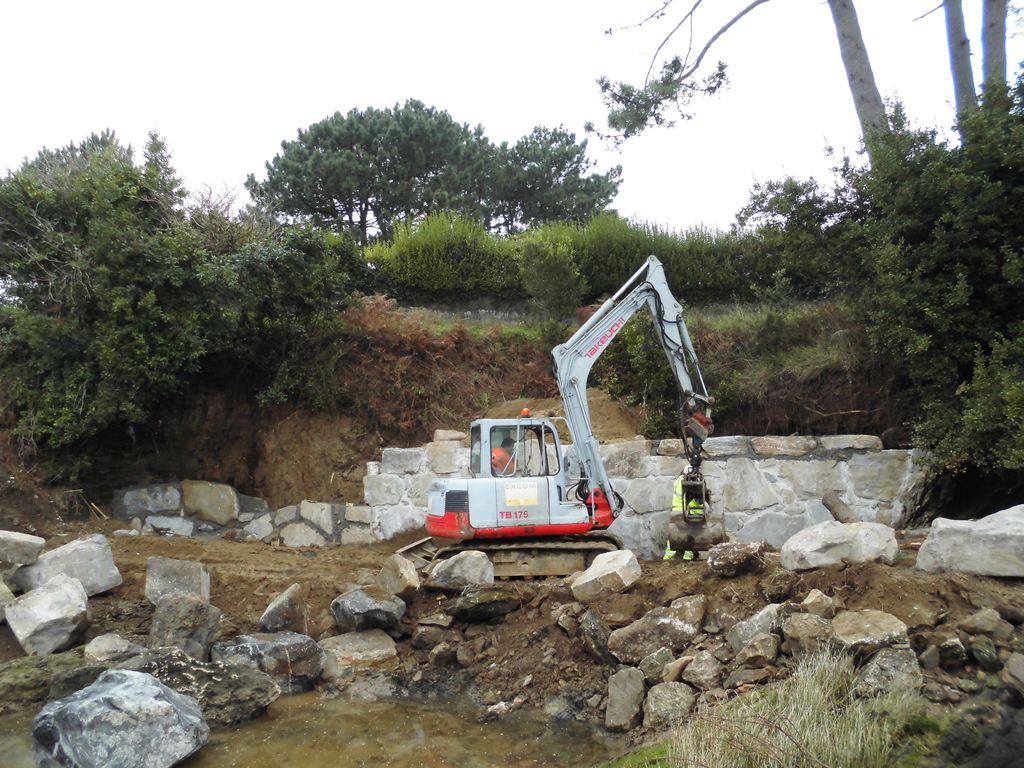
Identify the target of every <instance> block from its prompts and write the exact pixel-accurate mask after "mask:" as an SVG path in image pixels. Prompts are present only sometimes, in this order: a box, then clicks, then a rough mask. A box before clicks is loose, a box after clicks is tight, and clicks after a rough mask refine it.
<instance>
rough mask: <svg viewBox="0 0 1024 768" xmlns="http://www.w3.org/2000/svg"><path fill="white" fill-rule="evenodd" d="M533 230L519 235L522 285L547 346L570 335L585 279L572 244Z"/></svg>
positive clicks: (559, 341) (557, 342)
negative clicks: (579, 268)
mask: <svg viewBox="0 0 1024 768" xmlns="http://www.w3.org/2000/svg"><path fill="white" fill-rule="evenodd" d="M550 234H552V232H551V230H548V232H546V233H545V232H536V233H533V234H531V235H529V236H526V237H522V238H520V239H519V241H518V243H519V248H520V251H521V253H522V263H523V288H524V289H525V290H526V292H527V294H529V296H530V306H531V309H532V310H533V312H534V313H535V314H536V315H537V317H538V318H539V320H540V323H541V335H542V337H543V338H544V340H545V341H546V342H547V343H549V344H550V345H551V346H554V345H555V344H560V343H562V342H563V341H565V339H566V338H568V336H569V335H570V331H571V325H570V324H571V321H572V320H573V318H574V317H575V314H576V310H577V308H578V307H579V306H580V304H581V303H582V297H583V294H584V293H585V292H586V283H585V281H584V280H583V278H582V277H581V276H580V273H579V270H578V269H577V267H576V258H575V254H574V253H573V250H572V245H571V244H570V243H568V242H566V241H565V240H561V239H558V238H555V237H550Z"/></svg>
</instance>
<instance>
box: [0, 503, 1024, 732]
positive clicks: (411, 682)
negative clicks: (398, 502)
mask: <svg viewBox="0 0 1024 768" xmlns="http://www.w3.org/2000/svg"><path fill="white" fill-rule="evenodd" d="M4 523H5V524H6V525H7V526H10V525H12V524H13V525H15V526H17V525H18V524H19V523H22V524H23V523H24V521H22V520H18V519H13V520H12V519H8V520H5V521H4ZM0 527H3V526H0ZM118 527H120V526H119V524H118V523H115V522H114V521H99V522H89V523H77V524H64V523H54V525H53V526H52V528H51V529H50V530H46V531H39V530H37V533H39V534H41V535H45V536H46V537H47V539H48V544H47V548H48V549H49V548H52V547H54V546H57V545H59V544H62V543H65V542H67V541H70V540H72V539H74V538H75V537H77V536H80V535H83V534H86V533H92V532H101V533H104V534H106V535H107V537H108V540H109V542H110V545H111V547H112V550H113V556H114V561H115V563H116V564H117V567H118V569H119V570H120V572H121V574H122V576H123V579H124V581H123V583H122V584H121V585H120V586H119V587H117V588H115V589H113V590H111V591H110V592H108V593H105V594H102V595H96V596H94V597H92V598H91V599H90V601H89V605H90V613H91V625H90V627H89V629H88V633H87V635H86V638H85V639H86V640H89V639H91V638H93V637H96V636H98V635H101V634H104V633H108V632H116V633H118V634H120V635H122V636H123V637H125V638H127V639H129V640H133V641H135V642H138V643H141V644H145V643H146V640H147V637H148V635H149V632H150V628H151V623H152V619H153V607H152V606H151V605H150V603H149V602H148V601H147V600H146V597H145V595H144V586H145V576H146V562H147V560H148V558H150V557H153V556H162V557H169V558H175V559H181V560H195V561H200V562H202V563H204V564H205V565H206V566H207V567H208V569H209V573H210V577H211V587H210V594H211V602H212V603H213V604H214V605H216V606H217V607H219V608H220V609H221V611H222V612H223V615H222V618H221V622H220V629H219V633H218V638H219V639H223V640H226V639H229V638H231V637H234V636H236V635H238V634H243V633H251V632H255V631H257V625H258V622H259V619H260V616H261V614H262V613H263V612H264V610H265V609H266V607H267V605H268V603H269V602H270V601H271V600H272V599H273V598H274V597H275V596H276V595H278V594H279V593H281V592H283V591H284V590H285V589H286V588H288V587H289V586H290V585H291V584H294V583H298V584H299V585H301V587H302V591H303V593H304V604H305V606H306V616H307V619H306V626H305V629H306V633H307V634H309V635H311V636H312V637H314V638H317V639H322V638H324V637H327V636H330V635H332V634H336V633H337V629H336V628H335V622H334V619H333V617H332V615H331V611H330V604H331V601H332V600H334V599H335V598H336V597H337V596H338V595H340V594H342V593H344V592H346V591H348V590H349V589H351V588H352V586H353V585H360V584H372V583H373V581H374V579H375V578H376V576H377V573H378V571H379V570H380V568H381V566H382V564H383V563H384V561H385V560H386V559H387V558H388V557H389V556H390V555H391V554H392V553H393V551H394V550H395V549H396V548H397V547H399V546H401V545H403V544H405V543H408V541H410V540H412V539H414V538H415V535H412V536H409V537H407V538H406V539H405V540H399V541H393V542H388V543H386V544H380V545H376V546H371V547H322V548H315V549H314V548H310V549H306V550H294V549H288V548H284V547H279V546H271V545H264V544H257V543H245V542H233V541H225V540H221V539H215V540H210V541H199V540H193V539H183V538H175V537H159V536H141V537H132V538H119V537H115V536H113V531H114V530H115V529H117V528H118ZM915 556H916V553H915V551H914V549H913V544H910V545H909V546H908V548H905V549H903V550H901V553H900V555H899V557H898V558H897V562H896V564H895V565H893V566H887V565H882V564H878V563H861V564H850V565H841V566H835V567H830V568H823V569H816V570H810V571H805V572H802V573H793V572H790V571H786V570H784V569H782V568H781V566H780V565H779V563H778V557H777V555H774V554H770V553H769V554H767V555H765V556H764V557H763V558H762V560H761V563H760V567H759V569H758V570H757V571H756V572H752V573H745V574H742V575H738V576H734V577H723V576H720V575H717V574H716V573H714V572H712V570H710V569H709V567H708V565H707V563H706V562H704V561H698V562H683V561H667V562H662V561H655V562H643V563H642V575H641V577H640V579H639V580H638V581H637V582H636V583H635V584H634V585H633V586H632V587H631V588H630V589H629V590H628V591H626V592H624V593H620V594H615V595H611V596H607V597H604V598H602V599H600V600H598V601H596V602H594V603H591V604H590V605H589V606H587V607H589V608H592V609H594V610H595V611H596V613H597V614H598V615H599V616H600V617H601V619H602V620H603V621H604V623H605V624H607V625H608V627H609V628H611V629H616V628H619V627H624V626H626V625H628V624H630V623H632V622H633V621H635V620H636V619H638V618H640V617H642V616H643V615H644V614H646V613H647V612H648V611H650V610H652V609H654V608H659V607H664V606H668V605H669V604H670V603H672V601H674V600H676V599H677V598H680V597H684V596H693V595H704V596H705V597H706V604H705V611H704V619H703V622H702V625H703V626H702V631H701V633H700V634H698V635H697V637H695V638H693V640H692V642H691V643H690V645H689V647H688V649H686V650H685V652H686V653H687V654H690V655H692V654H694V653H697V652H700V651H708V652H710V653H711V654H712V655H713V656H715V658H717V659H718V660H719V661H721V662H722V666H723V669H722V672H721V680H720V681H719V684H718V685H716V686H715V690H714V692H713V693H711V694H705V698H707V697H708V696H709V695H710V696H712V697H713V696H726V697H727V696H734V695H737V694H738V693H741V692H742V691H744V690H748V689H749V688H750V687H751V686H752V685H754V684H759V683H766V682H770V681H771V680H774V679H779V678H781V677H784V676H785V675H787V674H788V671H789V670H790V669H791V668H792V664H793V662H792V660H791V658H790V656H787V655H785V654H780V655H779V656H778V657H777V659H774V660H772V661H769V662H759V664H758V665H757V668H758V669H761V670H763V671H762V672H758V673H757V674H755V675H753V676H745V675H743V674H741V675H739V676H734V677H733V679H732V680H731V682H727V677H728V676H729V675H730V673H731V672H733V671H735V669H736V668H737V666H738V662H737V661H736V654H735V652H734V651H731V650H729V648H728V643H727V642H726V639H725V638H726V633H727V632H728V630H729V629H730V628H731V627H732V626H733V625H734V624H735V623H736V622H737V621H740V620H744V619H747V618H749V617H750V616H752V615H753V614H755V613H756V612H757V611H759V610H760V609H762V608H763V607H764V606H766V605H769V604H772V603H775V604H785V603H787V602H790V603H792V602H799V601H802V600H803V599H804V598H805V597H806V596H807V595H808V594H809V593H810V592H811V591H812V590H820V591H821V592H822V593H824V595H826V596H828V597H830V598H831V599H832V600H833V601H834V602H835V606H836V607H837V608H841V609H846V610H851V611H858V610H864V609H875V610H879V611H884V612H886V613H888V614H892V615H893V616H896V617H897V618H899V619H900V620H902V621H903V622H904V623H905V624H906V625H907V627H908V629H909V636H910V642H911V646H912V647H913V648H914V650H915V652H917V653H919V654H921V653H924V652H926V650H927V649H928V647H929V646H936V647H938V646H940V645H942V643H943V642H944V641H945V640H946V639H951V638H956V639H959V640H961V643H962V647H963V649H966V650H965V652H964V653H960V654H957V653H955V652H947V651H946V650H944V651H943V653H942V658H941V659H939V658H936V659H935V662H936V664H935V666H934V667H933V668H931V669H925V670H924V686H923V690H924V692H925V694H926V695H927V696H928V697H929V698H931V699H933V700H934V701H936V702H939V703H943V704H958V703H965V702H971V701H973V700H975V699H978V700H980V697H984V696H986V695H987V696H989V697H991V696H992V695H993V692H996V693H997V692H998V690H999V689H1001V688H1002V687H1003V686H1002V683H1000V682H999V680H998V675H997V674H996V671H997V667H998V666H999V665H1000V664H1001V662H1002V661H1005V660H1006V659H1007V658H1008V656H1009V654H1010V653H1011V652H1013V651H1016V652H1022V651H1024V629H1022V627H1021V623H1022V622H1024V589H1022V585H1021V583H1020V581H1019V580H1010V579H994V578H984V577H976V576H971V577H967V576H964V575H960V574H927V573H923V572H921V571H919V570H917V569H915V568H914V567H913V565H914V559H915ZM505 586H507V587H508V588H510V589H511V590H513V591H514V592H515V593H516V595H517V596H518V598H519V602H520V604H521V605H520V607H519V608H518V609H516V610H514V611H513V612H511V613H509V614H507V615H506V616H505V617H504V618H497V619H494V620H491V621H488V622H479V623H467V622H459V621H456V622H454V623H453V624H452V626H451V627H448V628H444V629H440V628H435V629H432V630H430V631H427V632H425V631H424V630H423V628H422V627H419V621H420V620H421V619H423V618H424V617H426V616H430V615H432V614H438V613H439V612H440V610H441V606H442V604H443V602H444V601H445V600H446V599H448V597H450V595H446V594H444V593H442V592H439V591H434V590H430V589H421V590H420V591H419V592H418V593H416V595H415V596H414V597H412V598H411V599H410V600H409V601H408V602H409V605H408V611H407V613H406V618H405V620H404V621H403V623H402V625H401V627H400V628H399V630H398V632H396V633H395V634H397V635H399V636H400V639H399V642H398V657H399V661H398V666H397V668H396V669H395V670H393V672H392V673H391V674H392V675H393V677H392V680H393V681H394V682H395V683H396V684H397V690H398V691H400V692H403V693H404V692H409V693H410V694H411V695H413V696H423V697H435V696H439V695H447V694H455V695H463V696H469V697H471V698H472V700H473V701H474V702H475V703H477V704H479V706H480V712H481V716H482V717H485V716H487V714H486V713H487V712H488V710H489V711H490V712H491V713H492V714H494V713H500V712H504V711H508V710H509V709H512V708H519V707H533V708H538V709H543V710H544V711H545V712H547V713H548V714H549V715H550V716H552V717H570V718H573V719H577V720H581V721H584V722H589V723H593V724H595V725H598V726H603V724H604V722H605V708H606V705H607V700H608V691H609V686H608V679H609V676H610V674H611V673H612V672H614V668H613V667H612V666H609V665H608V664H603V663H601V662H599V661H598V660H596V659H595V658H594V657H593V655H592V654H591V653H588V650H587V648H586V643H585V642H584V639H583V632H582V631H581V629H580V619H581V616H582V614H583V612H584V606H582V605H580V604H579V603H577V602H576V601H575V599H574V597H573V594H572V591H571V589H570V588H569V586H568V583H567V580H564V579H546V580H538V581H511V582H507V583H506V584H505ZM981 609H995V610H996V611H998V612H999V614H1000V616H1001V617H1002V619H1003V620H1005V621H1004V622H1003V624H1002V625H1001V629H999V630H998V631H996V630H993V631H991V632H988V631H986V634H988V635H991V636H992V639H993V641H994V649H995V653H996V655H997V658H998V660H999V663H991V662H990V663H988V664H984V665H979V663H978V662H977V661H976V660H975V659H974V658H973V657H972V655H971V653H970V649H971V648H972V642H973V639H974V633H975V632H979V631H980V630H977V629H971V628H970V626H969V625H968V628H967V629H965V628H964V625H963V622H965V621H966V620H967V619H968V618H969V617H971V616H973V615H975V614H977V613H978V611H979V610H981ZM442 642H445V643H448V645H449V647H450V648H451V652H450V653H447V654H446V653H438V652H437V651H436V650H435V649H436V647H437V646H438V645H439V644H440V643H442ZM21 655H23V652H22V650H21V648H20V647H19V645H18V643H17V642H16V640H15V639H14V637H13V635H12V634H11V632H10V631H9V629H8V628H7V626H6V625H5V626H4V627H3V628H2V629H0V661H6V660H9V659H13V658H17V657H19V656H21ZM676 655H677V656H678V655H681V654H680V653H677V654H676ZM748 666H750V665H748ZM730 685H731V686H732V687H728V686H730ZM13 705H14V702H9V701H8V702H3V706H4V707H6V708H8V709H9V708H10V707H12V706H13ZM662 730H663V727H662V726H661V725H658V726H651V727H647V728H644V727H643V726H640V727H638V728H635V729H634V730H633V731H632V732H631V735H630V739H631V741H633V742H640V741H643V740H645V739H649V738H654V737H657V736H658V735H659V734H660V733H661V731H662Z"/></svg>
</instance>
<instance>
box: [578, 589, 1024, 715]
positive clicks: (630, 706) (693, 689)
mask: <svg viewBox="0 0 1024 768" xmlns="http://www.w3.org/2000/svg"><path fill="white" fill-rule="evenodd" d="M577 581H579V578H578V579H577ZM574 594H576V595H577V597H580V596H581V595H579V594H577V592H576V590H574ZM708 604H709V601H708V598H707V596H705V595H703V594H696V595H689V596H684V597H681V598H677V599H675V600H673V601H671V602H670V603H669V604H667V605H665V606H662V607H657V608H654V609H653V610H650V611H648V612H647V613H646V614H644V615H643V616H641V617H640V618H638V619H636V620H635V621H632V622H630V623H628V624H626V625H624V626H620V627H619V628H617V629H614V630H612V629H610V628H609V625H608V624H606V623H605V622H604V620H603V617H602V616H601V615H600V612H599V611H598V609H597V608H595V607H593V606H588V605H586V604H579V605H576V606H570V608H569V609H568V610H566V609H565V608H564V607H563V608H561V609H560V610H559V613H560V614H565V613H569V614H570V615H576V616H580V617H581V618H580V619H579V621H578V622H577V623H575V624H573V625H572V626H566V625H564V624H562V623H559V625H560V626H562V627H563V629H566V631H567V633H568V634H570V635H571V636H575V637H576V639H577V642H578V643H579V644H580V646H581V647H582V648H583V649H584V650H585V651H586V652H587V653H589V654H590V655H591V656H593V657H594V658H595V659H596V660H598V661H600V662H601V663H603V664H606V665H610V666H612V667H613V668H614V669H615V671H614V672H613V673H612V674H611V675H610V677H609V678H608V688H607V694H606V697H605V701H606V704H605V713H604V714H605V726H606V727H607V728H608V729H609V730H612V731H629V730H632V729H634V728H637V727H639V726H641V725H642V726H643V727H644V728H653V729H662V728H664V727H666V726H669V725H671V724H672V723H673V722H675V721H679V720H681V719H683V718H685V717H686V715H687V714H688V713H689V712H690V711H692V710H693V708H694V707H699V706H702V705H710V704H714V703H716V702H720V701H723V700H725V699H726V698H727V697H729V696H730V695H731V692H734V691H738V692H743V691H745V690H747V689H749V688H751V687H752V686H756V685H759V684H763V683H767V682H770V681H773V680H776V679H779V678H781V677H784V676H786V675H788V673H789V671H790V670H791V669H792V668H793V665H794V661H795V660H796V659H798V658H800V657H801V656H803V655H805V654H810V653H815V652H818V651H822V650H834V651H838V652H842V653H847V654H850V655H852V656H853V657H854V658H855V660H856V662H857V663H858V665H859V666H860V670H859V673H858V683H857V692H858V694H859V695H862V696H872V695H877V694H879V693H881V692H885V691H893V690H898V689H906V690H912V691H921V692H922V693H923V694H924V695H925V696H926V697H928V698H930V699H932V700H934V701H949V702H955V701H958V700H959V699H960V698H961V697H962V696H964V695H966V694H968V693H975V692H977V691H978V690H980V688H981V687H982V685H984V684H985V682H984V681H985V679H986V674H987V675H989V676H990V677H991V676H998V681H999V682H1001V684H1002V685H1005V686H1007V687H1009V688H1010V689H1011V690H1014V691H1015V692H1016V693H1017V695H1018V696H1024V679H1022V677H1021V675H1022V673H1024V655H1022V654H1020V653H1017V652H1015V651H1014V650H1013V649H1014V647H1015V645H1016V646H1019V638H1017V639H1016V640H1014V639H1012V638H1013V636H1014V633H1015V628H1014V626H1013V624H1011V623H1010V622H1008V621H1007V620H1006V619H1004V618H1003V617H1002V616H1001V615H1000V614H999V612H997V611H996V610H994V609H985V610H981V611H979V612H978V613H976V614H974V615H973V616H971V617H969V618H968V619H966V620H965V621H963V622H961V623H960V624H959V625H957V626H955V627H946V626H944V625H941V624H940V621H941V617H939V616H937V615H935V616H930V617H929V616H926V615H924V614H922V615H921V617H920V620H919V622H918V623H917V624H915V625H914V626H913V627H909V628H908V626H907V624H905V623H904V622H903V621H901V620H900V619H899V618H897V617H896V616H893V615H891V614H889V613H886V612H883V611H879V610H870V609H868V610H858V611H852V610H843V606H842V603H841V601H839V600H838V599H834V598H832V597H829V596H827V595H825V594H823V593H822V592H820V591H819V590H816V589H815V590H811V591H810V592H809V593H808V594H807V595H806V596H805V597H804V599H803V600H801V601H799V602H783V603H772V604H769V605H767V606H765V607H764V608H762V609H760V610H758V611H757V612H756V613H754V614H753V615H751V616H748V617H746V618H744V619H741V620H737V618H736V617H734V616H732V615H730V614H729V613H728V612H727V611H721V610H720V611H718V612H716V613H714V614H712V615H709V614H708V611H707V606H708ZM1016 618H1018V619H1020V618H1024V617H1016ZM968 665H970V669H975V670H977V671H975V672H973V673H968V674H965V672H968V671H969V668H968ZM922 670H924V674H923V672H922ZM925 675H927V682H926V678H925Z"/></svg>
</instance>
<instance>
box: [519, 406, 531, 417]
mask: <svg viewBox="0 0 1024 768" xmlns="http://www.w3.org/2000/svg"><path fill="white" fill-rule="evenodd" d="M519 415H520V416H522V417H523V418H524V419H528V418H530V409H529V408H523V410H521V411H520V412H519Z"/></svg>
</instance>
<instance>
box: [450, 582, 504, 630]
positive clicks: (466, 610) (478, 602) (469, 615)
mask: <svg viewBox="0 0 1024 768" xmlns="http://www.w3.org/2000/svg"><path fill="white" fill-rule="evenodd" d="M520 602H521V601H520V599H519V594H518V593H517V592H516V591H515V589H513V588H512V587H510V586H507V585H505V584H470V585H469V586H468V587H465V588H464V589H463V590H462V592H461V593H460V594H459V595H458V596H457V597H453V598H451V599H449V600H445V601H444V603H442V604H441V607H442V609H443V610H444V612H445V613H447V614H449V615H450V616H452V617H454V618H455V619H456V620H457V621H471V622H472V621H490V620H491V619H494V618H497V617H498V616H504V615H505V614H507V613H511V612H512V611H514V610H516V609H517V608H518V607H519V605H520Z"/></svg>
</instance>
